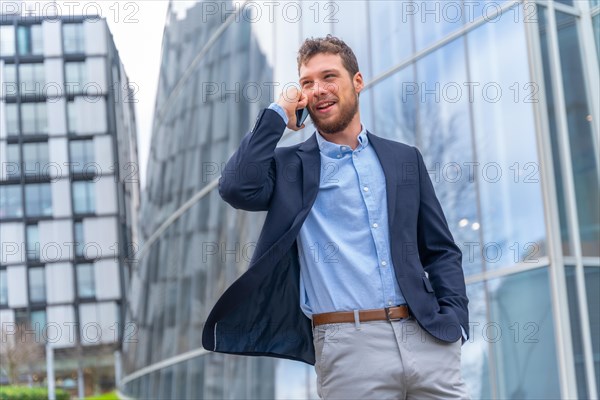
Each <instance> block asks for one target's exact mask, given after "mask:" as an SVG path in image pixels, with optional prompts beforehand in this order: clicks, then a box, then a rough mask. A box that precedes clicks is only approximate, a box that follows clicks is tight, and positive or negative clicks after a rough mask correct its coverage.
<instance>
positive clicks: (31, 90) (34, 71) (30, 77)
mask: <svg viewBox="0 0 600 400" xmlns="http://www.w3.org/2000/svg"><path fill="white" fill-rule="evenodd" d="M45 85H46V71H45V69H44V64H42V63H35V64H21V65H20V66H19V90H20V91H21V94H22V95H24V96H31V95H39V94H42V93H43V92H44V86H45Z"/></svg>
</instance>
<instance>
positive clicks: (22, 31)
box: [17, 25, 44, 55]
mask: <svg viewBox="0 0 600 400" xmlns="http://www.w3.org/2000/svg"><path fill="white" fill-rule="evenodd" d="M17 45H18V48H19V54H20V55H31V54H43V52H44V47H43V41H42V26H41V25H28V26H19V27H18V28H17Z"/></svg>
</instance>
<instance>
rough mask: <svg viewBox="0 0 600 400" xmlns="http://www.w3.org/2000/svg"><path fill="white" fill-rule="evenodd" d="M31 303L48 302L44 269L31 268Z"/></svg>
mask: <svg viewBox="0 0 600 400" xmlns="http://www.w3.org/2000/svg"><path fill="white" fill-rule="evenodd" d="M29 301H30V302H32V303H40V302H44V301H46V278H45V270H44V268H43V267H41V268H38V267H36V268H29Z"/></svg>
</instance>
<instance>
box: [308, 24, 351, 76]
mask: <svg viewBox="0 0 600 400" xmlns="http://www.w3.org/2000/svg"><path fill="white" fill-rule="evenodd" d="M322 53H325V54H339V55H340V57H342V64H343V65H344V68H346V70H347V71H348V73H350V78H353V77H354V75H356V73H357V72H358V71H359V69H358V61H357V60H356V56H355V55H354V52H353V51H352V49H351V48H350V46H348V45H347V44H346V43H345V42H344V41H343V40H342V39H340V38H337V37H335V36H332V35H331V34H329V35H327V36H326V37H324V38H310V39H306V40H305V41H304V43H302V46H300V49H299V50H298V58H297V61H298V74H300V67H301V66H302V65H303V64H306V63H307V62H308V61H309V60H310V59H311V58H312V57H314V56H315V55H317V54H322Z"/></svg>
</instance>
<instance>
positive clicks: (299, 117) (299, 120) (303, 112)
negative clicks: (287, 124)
mask: <svg viewBox="0 0 600 400" xmlns="http://www.w3.org/2000/svg"><path fill="white" fill-rule="evenodd" d="M306 117H308V109H307V108H301V109H299V110H296V126H297V127H298V128H300V127H301V126H302V124H303V123H304V121H306Z"/></svg>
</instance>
